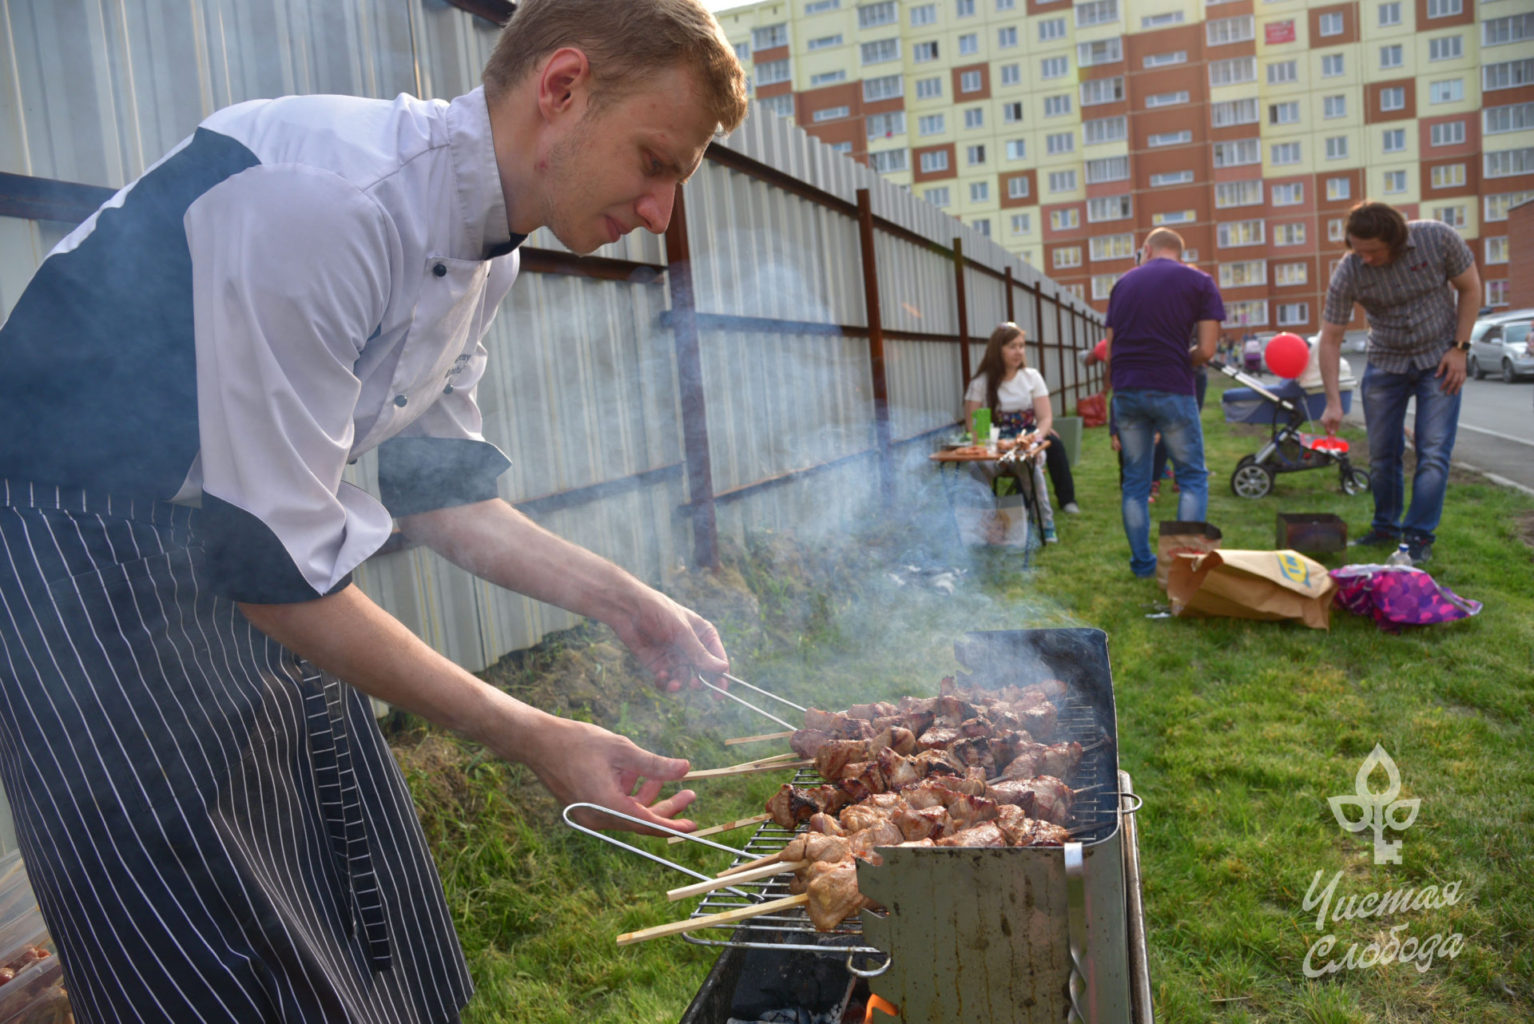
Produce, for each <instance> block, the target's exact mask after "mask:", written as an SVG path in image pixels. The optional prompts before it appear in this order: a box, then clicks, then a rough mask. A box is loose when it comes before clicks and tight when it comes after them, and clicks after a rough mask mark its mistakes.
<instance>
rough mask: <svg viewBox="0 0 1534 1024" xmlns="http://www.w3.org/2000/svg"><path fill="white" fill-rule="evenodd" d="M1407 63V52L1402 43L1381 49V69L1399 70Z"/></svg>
mask: <svg viewBox="0 0 1534 1024" xmlns="http://www.w3.org/2000/svg"><path fill="white" fill-rule="evenodd" d="M1405 62H1406V51H1405V47H1403V46H1402V45H1401V44H1400V43H1392V44H1391V45H1389V46H1381V47H1380V67H1382V68H1398V67H1400V66H1401V65H1402V64H1404V63H1405Z"/></svg>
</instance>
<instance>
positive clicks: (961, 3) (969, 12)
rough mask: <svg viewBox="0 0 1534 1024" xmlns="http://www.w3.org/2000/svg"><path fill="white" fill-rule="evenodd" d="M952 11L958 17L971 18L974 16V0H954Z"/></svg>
mask: <svg viewBox="0 0 1534 1024" xmlns="http://www.w3.org/2000/svg"><path fill="white" fill-rule="evenodd" d="M953 6H954V10H953V13H954V15H955V16H956V17H960V18H973V17H974V16H975V0H954V5H953Z"/></svg>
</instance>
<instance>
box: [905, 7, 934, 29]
mask: <svg viewBox="0 0 1534 1024" xmlns="http://www.w3.org/2000/svg"><path fill="white" fill-rule="evenodd" d="M936 23H937V4H917V5H916V6H915V7H912V8H911V27H912V28H920V27H921V26H923V25H933V24H936Z"/></svg>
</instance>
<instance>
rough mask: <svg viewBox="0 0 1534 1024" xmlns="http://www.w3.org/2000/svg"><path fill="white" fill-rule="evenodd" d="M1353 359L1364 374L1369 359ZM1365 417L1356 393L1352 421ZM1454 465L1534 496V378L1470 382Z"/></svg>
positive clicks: (1408, 421) (1359, 373) (1409, 414)
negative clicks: (1506, 382)
mask: <svg viewBox="0 0 1534 1024" xmlns="http://www.w3.org/2000/svg"><path fill="white" fill-rule="evenodd" d="M1351 362H1353V364H1354V367H1355V369H1354V373H1355V374H1356V375H1357V376H1359V377H1362V376H1363V367H1362V365H1360V364H1361V363H1362V362H1363V360H1362V359H1361V358H1360V357H1358V356H1354V357H1352V360H1351ZM1363 416H1364V413H1363V403H1362V402H1361V401H1360V400H1359V396H1358V394H1357V392H1355V393H1354V395H1353V408H1352V410H1351V411H1350V412H1349V414H1348V421H1349V422H1350V423H1357V424H1362V423H1363ZM1412 416H1413V410H1411V409H1408V410H1407V414H1406V424H1407V427H1408V429H1410V427H1411V422H1412ZM1454 463H1455V465H1457V466H1459V467H1460V468H1462V469H1467V470H1471V471H1473V472H1478V473H1481V474H1484V475H1485V476H1487V477H1489V478H1490V479H1492V480H1493V481H1494V482H1496V483H1499V484H1505V485H1510V486H1513V487H1517V488H1518V489H1520V490H1522V491H1525V492H1527V493H1529V494H1534V380H1520V381H1518V382H1517V383H1514V384H1504V383H1502V382H1501V381H1500V380H1492V379H1488V380H1467V381H1466V382H1465V397H1464V400H1463V401H1462V402H1461V403H1460V411H1459V433H1458V435H1457V436H1456V438H1455V441H1454Z"/></svg>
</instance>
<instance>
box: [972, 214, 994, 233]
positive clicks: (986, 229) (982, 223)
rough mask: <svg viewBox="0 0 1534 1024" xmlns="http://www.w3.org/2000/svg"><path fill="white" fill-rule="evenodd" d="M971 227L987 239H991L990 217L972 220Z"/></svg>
mask: <svg viewBox="0 0 1534 1024" xmlns="http://www.w3.org/2000/svg"><path fill="white" fill-rule="evenodd" d="M969 226H970V227H972V228H974V229H975V230H976V231H977V232H979V233H980V234H982V235H984V236H985V237H986V238H990V237H991V219H990V218H989V217H980V218H977V219H975V220H972V221H970V223H969Z"/></svg>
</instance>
